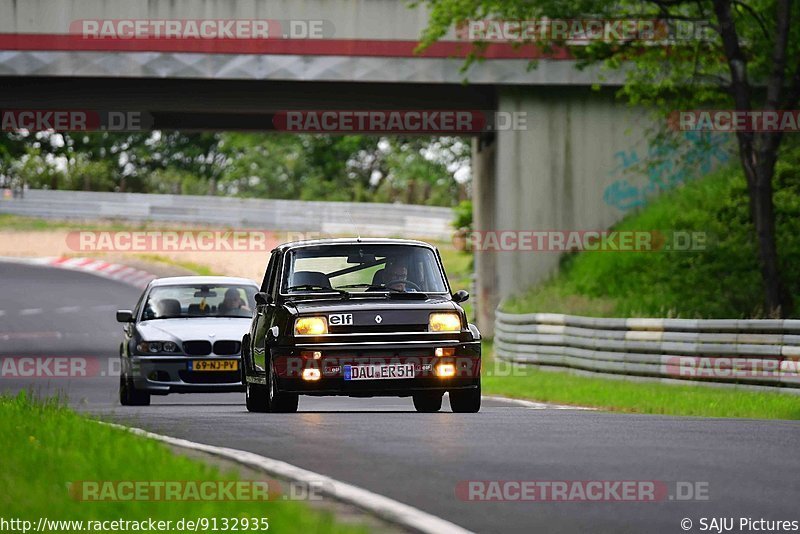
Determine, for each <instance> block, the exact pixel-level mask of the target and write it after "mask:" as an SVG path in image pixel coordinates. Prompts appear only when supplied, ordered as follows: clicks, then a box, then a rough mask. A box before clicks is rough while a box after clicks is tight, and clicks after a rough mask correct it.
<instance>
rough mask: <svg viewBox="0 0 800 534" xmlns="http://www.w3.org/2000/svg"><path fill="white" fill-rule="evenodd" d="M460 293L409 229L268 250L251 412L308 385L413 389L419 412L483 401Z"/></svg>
mask: <svg viewBox="0 0 800 534" xmlns="http://www.w3.org/2000/svg"><path fill="white" fill-rule="evenodd" d="M468 297H469V294H468V293H467V292H466V291H458V292H456V293H455V294H451V292H450V287H449V285H448V282H447V277H446V276H445V273H444V269H443V267H442V261H441V258H440V256H439V252H438V251H437V250H436V248H435V247H433V246H431V245H429V244H427V243H423V242H420V241H409V240H400V239H325V240H316V241H301V242H295V243H287V244H284V245H281V246H279V247H277V248H275V249H274V250H273V251H272V254H271V256H270V260H269V264H268V266H267V270H266V273H265V274H264V279H263V282H262V284H261V288H260V292H259V293H257V294H256V296H255V299H256V311H255V315H254V317H253V322H252V325H251V327H250V332H249V333H248V334H247V335H245V336H244V338H243V339H242V373H243V377H242V381H243V382H244V383H245V384H246V400H247V409H248V410H250V411H252V412H294V411H296V410H297V402H298V396H299V395H347V396H351V397H372V396H399V397H406V396H411V397H413V400H414V407H415V408H416V409H417V410H418V411H420V412H435V411H438V410H439V409H441V407H442V396H443V395H444V393H445V392H447V393H449V397H450V406H451V407H452V409H453V411H454V412H477V411H478V410H480V406H481V381H480V365H481V345H480V339H481V336H480V332H478V329H477V328H476V327H475V325H473V324H469V323H468V322H467V317H466V314H465V313H464V310H463V309H462V308H461V306H459V303H460V302H463V301H465V300H466V299H467V298H468Z"/></svg>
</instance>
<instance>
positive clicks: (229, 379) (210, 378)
mask: <svg viewBox="0 0 800 534" xmlns="http://www.w3.org/2000/svg"><path fill="white" fill-rule="evenodd" d="M178 376H180V377H181V380H183V381H184V382H186V383H187V384H232V383H235V382H239V381H240V380H241V379H242V375H241V374H240V373H239V371H213V372H203V371H200V372H195V371H178Z"/></svg>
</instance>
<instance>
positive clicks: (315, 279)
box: [281, 244, 447, 294]
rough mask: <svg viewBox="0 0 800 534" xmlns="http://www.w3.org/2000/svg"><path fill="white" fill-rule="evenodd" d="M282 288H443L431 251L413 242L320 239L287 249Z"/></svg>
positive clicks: (301, 290)
mask: <svg viewBox="0 0 800 534" xmlns="http://www.w3.org/2000/svg"><path fill="white" fill-rule="evenodd" d="M286 261H287V266H286V269H285V273H284V276H283V280H282V283H281V291H282V292H283V293H289V294H296V293H314V292H330V291H332V290H334V291H335V290H338V291H339V292H343V291H347V292H348V293H360V292H370V291H373V292H374V291H383V292H402V293H411V292H421V293H444V292H446V291H447V286H446V284H445V281H444V278H443V276H442V272H441V270H440V268H439V263H438V261H437V259H436V255H435V254H434V253H433V251H432V250H431V249H429V248H427V247H421V246H416V245H368V244H364V245H320V246H312V247H302V248H298V249H295V250H292V251H290V252H289V253H288V254H287V260H286Z"/></svg>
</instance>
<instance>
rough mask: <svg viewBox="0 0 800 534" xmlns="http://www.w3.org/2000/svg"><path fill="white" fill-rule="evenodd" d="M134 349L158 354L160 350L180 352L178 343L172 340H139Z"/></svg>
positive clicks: (143, 352)
mask: <svg viewBox="0 0 800 534" xmlns="http://www.w3.org/2000/svg"><path fill="white" fill-rule="evenodd" d="M136 350H137V351H138V352H140V353H142V354H159V353H162V352H180V349H179V348H178V344H177V343H174V342H172V341H140V342H139V344H138V345H136Z"/></svg>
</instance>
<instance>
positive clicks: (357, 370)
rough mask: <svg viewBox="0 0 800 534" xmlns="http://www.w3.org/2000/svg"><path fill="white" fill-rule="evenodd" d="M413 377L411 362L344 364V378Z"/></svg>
mask: <svg viewBox="0 0 800 534" xmlns="http://www.w3.org/2000/svg"><path fill="white" fill-rule="evenodd" d="M393 378H394V379H397V378H414V364H413V363H386V364H372V365H345V366H344V379H345V380H391V379H393Z"/></svg>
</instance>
